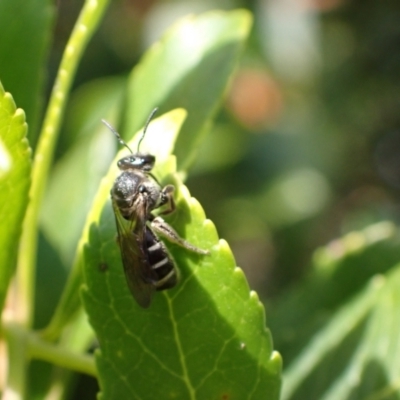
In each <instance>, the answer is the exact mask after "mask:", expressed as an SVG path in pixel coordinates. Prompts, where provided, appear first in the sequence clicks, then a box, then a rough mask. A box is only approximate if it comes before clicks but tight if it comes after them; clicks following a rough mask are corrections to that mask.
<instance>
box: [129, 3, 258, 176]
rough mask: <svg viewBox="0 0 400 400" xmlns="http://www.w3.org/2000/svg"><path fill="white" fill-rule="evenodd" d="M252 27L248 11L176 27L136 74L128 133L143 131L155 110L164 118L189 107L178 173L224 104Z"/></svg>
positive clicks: (186, 21)
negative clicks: (222, 101) (168, 114)
mask: <svg viewBox="0 0 400 400" xmlns="http://www.w3.org/2000/svg"><path fill="white" fill-rule="evenodd" d="M250 26H251V16H250V14H249V12H248V11H246V10H236V11H229V12H224V11H212V12H208V13H205V14H202V15H200V16H190V17H187V18H184V19H183V20H181V21H180V22H178V23H177V24H176V25H175V26H173V27H172V28H171V29H170V30H169V31H168V32H167V33H166V34H165V35H164V37H163V38H162V39H161V41H160V42H157V43H156V44H155V45H154V46H153V47H152V48H151V49H150V50H149V51H148V52H147V53H146V55H145V57H144V58H143V60H142V61H141V62H140V64H138V65H137V67H136V68H135V69H134V70H133V73H132V75H131V77H130V82H129V88H128V98H127V101H128V106H127V109H126V121H125V122H126V125H127V126H126V128H127V131H128V132H136V131H137V130H138V129H139V128H140V127H141V126H143V124H144V122H145V120H146V118H147V116H148V115H149V114H150V112H151V110H152V109H153V108H154V107H155V106H158V107H160V114H161V113H164V112H166V111H168V110H172V109H174V108H178V107H182V108H184V109H185V110H187V112H188V118H187V120H186V121H185V124H184V126H183V128H182V132H181V135H179V139H178V141H177V143H176V146H175V151H174V153H175V155H176V156H177V159H178V162H179V169H186V168H187V167H188V166H189V164H190V163H191V162H192V160H193V156H194V151H195V149H196V147H197V145H198V142H199V140H200V138H201V135H202V133H205V132H206V128H207V127H208V125H209V124H210V122H211V119H212V117H213V116H214V115H215V112H216V110H217V108H218V106H219V105H220V103H221V98H222V95H223V93H224V91H225V89H226V85H227V83H228V80H229V78H230V76H231V75H232V73H233V71H234V67H235V65H236V62H237V59H238V56H239V54H240V52H241V49H242V46H243V44H244V41H245V39H246V37H247V35H248V33H249V29H250Z"/></svg>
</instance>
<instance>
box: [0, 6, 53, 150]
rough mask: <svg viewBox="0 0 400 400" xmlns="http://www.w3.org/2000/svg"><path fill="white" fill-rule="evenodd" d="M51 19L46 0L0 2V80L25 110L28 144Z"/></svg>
mask: <svg viewBox="0 0 400 400" xmlns="http://www.w3.org/2000/svg"><path fill="white" fill-rule="evenodd" d="M52 22H53V2H50V1H49V0H1V1H0V26H1V37H0V79H1V80H2V82H3V85H4V86H5V88H6V89H7V90H8V91H9V92H11V93H12V94H13V96H14V98H15V100H16V102H17V104H18V105H19V106H20V107H21V108H22V109H24V110H25V113H26V119H27V121H28V122H29V137H30V141H31V143H35V142H36V135H37V130H38V123H39V118H40V115H41V112H42V105H43V89H44V84H45V81H44V77H45V75H44V74H45V66H46V63H47V60H46V56H47V52H48V49H49V46H50V44H51V43H50V33H51V29H52Z"/></svg>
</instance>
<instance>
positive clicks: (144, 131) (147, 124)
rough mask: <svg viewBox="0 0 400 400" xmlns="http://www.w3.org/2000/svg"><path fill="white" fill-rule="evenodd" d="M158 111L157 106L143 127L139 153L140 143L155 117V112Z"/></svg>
mask: <svg viewBox="0 0 400 400" xmlns="http://www.w3.org/2000/svg"><path fill="white" fill-rule="evenodd" d="M157 111H158V107H156V108H155V109H154V110H153V111H152V112H151V113H150V115H149V117H148V118H147V121H146V124H145V125H144V128H143V133H142V136H141V137H140V139H139V143H138V145H137V152H138V153H139V147H140V144H141V143H142V140H143V139H144V136H145V135H146V131H147V127H148V126H149V124H150V121H151V120H152V119H153V117H154V114H155V113H156V112H157Z"/></svg>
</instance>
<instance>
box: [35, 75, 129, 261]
mask: <svg viewBox="0 0 400 400" xmlns="http://www.w3.org/2000/svg"><path fill="white" fill-rule="evenodd" d="M124 83H125V80H124V79H120V78H119V79H118V78H107V79H101V80H100V79H99V80H97V81H96V82H92V83H90V84H88V85H86V86H84V87H82V88H80V89H79V91H78V93H75V94H74V96H73V97H72V99H71V104H72V105H71V106H70V113H68V118H67V121H68V123H67V127H66V130H65V135H66V136H67V137H69V138H74V139H75V142H73V144H70V147H69V149H68V151H67V152H66V153H65V154H64V156H63V157H62V158H61V159H60V160H59V161H58V162H57V163H56V164H55V166H54V167H53V169H52V171H51V175H50V179H49V183H48V187H47V189H46V195H45V199H44V201H43V206H42V210H41V215H40V222H41V225H42V228H43V231H44V233H45V234H46V237H47V239H48V240H49V242H50V243H52V244H53V246H54V247H55V248H56V249H57V250H58V251H59V252H60V255H61V257H62V259H63V261H64V264H65V265H70V264H71V262H72V259H73V257H74V253H75V249H76V246H77V243H78V241H79V237H80V235H81V233H82V229H83V226H84V223H85V218H86V215H87V214H88V212H89V210H90V206H91V204H92V201H93V197H94V195H95V193H96V191H97V188H98V186H99V183H100V180H101V178H102V177H103V176H104V174H105V173H106V171H107V170H108V168H109V166H110V163H111V161H112V159H113V157H114V154H115V149H116V147H117V141H116V139H115V137H114V135H113V134H112V133H111V132H110V131H109V130H108V129H107V128H106V127H105V126H104V125H103V124H102V123H101V119H102V118H106V119H109V118H111V119H113V117H114V115H115V114H117V113H118V112H119V109H120V107H121V101H122V94H123V84H124ZM114 118H115V117H114ZM69 140H71V142H72V139H69ZM60 227H62V229H60Z"/></svg>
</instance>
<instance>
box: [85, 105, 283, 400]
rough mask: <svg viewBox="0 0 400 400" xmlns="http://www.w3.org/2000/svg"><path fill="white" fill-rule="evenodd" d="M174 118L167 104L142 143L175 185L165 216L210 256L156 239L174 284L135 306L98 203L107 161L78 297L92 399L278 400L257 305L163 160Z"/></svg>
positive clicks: (107, 208)
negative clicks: (96, 390) (95, 343)
mask: <svg viewBox="0 0 400 400" xmlns="http://www.w3.org/2000/svg"><path fill="white" fill-rule="evenodd" d="M183 115H184V114H183V113H182V111H180V110H176V111H174V112H171V113H170V114H167V115H165V116H163V117H162V118H159V119H158V120H154V121H153V122H152V123H151V125H150V127H149V129H148V135H147V136H146V143H147V145H149V147H150V148H152V149H153V148H154V151H152V153H153V154H156V157H157V165H158V166H159V168H158V169H157V170H155V175H156V176H157V178H158V179H159V180H161V181H163V182H169V183H171V182H172V183H174V185H175V187H176V189H177V193H176V197H175V198H176V201H177V209H176V211H175V212H174V213H173V214H172V215H171V216H170V217H169V218H168V219H167V218H166V220H167V222H169V223H170V224H171V225H172V226H173V227H174V228H175V229H176V230H177V232H178V233H179V234H180V235H181V236H182V237H184V238H185V239H186V240H188V241H189V242H191V243H193V244H194V245H196V246H198V247H200V248H205V249H210V251H211V255H209V256H200V255H197V254H192V253H190V252H188V251H187V250H185V249H181V248H177V246H174V245H170V244H169V243H166V245H167V246H168V248H169V250H170V252H171V254H172V255H173V257H174V259H175V261H176V263H177V265H179V269H180V273H181V282H180V284H179V285H178V286H177V287H176V288H174V289H171V290H168V291H164V292H161V293H156V295H155V298H154V300H153V303H152V304H151V306H150V308H149V309H147V310H144V309H141V308H140V307H139V306H138V305H137V304H136V302H135V301H134V299H133V297H132V295H131V294H130V292H129V289H128V287H127V284H126V280H125V276H124V272H123V268H122V265H121V256H120V252H119V248H118V246H117V243H116V240H115V235H116V227H115V222H114V216H113V212H112V209H111V205H110V201H109V200H108V198H109V189H110V187H111V185H112V182H113V180H114V179H115V177H116V174H117V173H118V172H117V170H116V167H115V164H114V166H113V167H112V169H111V171H110V173H109V174H108V175H107V177H106V178H105V179H104V181H103V183H102V186H101V188H100V190H99V193H98V196H97V197H96V201H95V204H94V207H93V210H92V215H91V217H90V220H89V221H88V222H90V223H91V226H90V234H89V237H88V243H87V245H86V246H85V251H84V253H85V262H84V281H85V285H84V288H83V292H82V295H83V301H84V306H85V308H86V310H87V312H88V314H89V319H90V323H91V324H92V326H93V328H94V329H95V331H96V335H97V337H98V339H99V342H100V351H99V352H98V353H97V364H98V369H99V379H100V385H101V388H102V396H103V397H102V398H105V399H122V398H123V399H125V398H129V399H154V398H157V399H169V398H171V399H172V398H179V399H207V400H209V399H224V398H226V399H228V398H229V399H232V400H233V399H240V400H242V399H263V398H268V399H271V400H272V399H278V398H279V388H280V377H279V376H280V370H281V359H280V356H279V354H277V353H276V352H274V351H273V349H272V340H271V335H270V333H269V331H268V330H267V329H266V327H265V315H264V313H265V312H264V308H263V306H262V305H261V303H260V302H259V300H258V297H257V295H256V294H255V293H254V292H250V291H249V288H248V285H247V282H246V280H245V277H244V274H243V272H242V271H241V270H240V269H239V268H237V267H236V266H235V261H234V258H233V256H232V253H231V251H230V249H229V247H228V245H227V244H226V243H225V242H224V241H222V240H218V236H217V233H216V230H215V227H214V225H213V224H212V223H211V221H209V220H205V216H204V212H203V210H202V209H201V207H200V205H199V204H198V203H197V201H196V200H195V199H193V198H191V197H190V194H189V192H188V190H187V189H186V187H185V186H183V185H182V184H181V182H179V180H178V179H177V177H176V175H175V173H174V170H175V168H174V164H175V163H174V158H171V157H168V153H169V151H170V150H171V149H172V147H173V142H174V140H175V136H176V133H177V131H178V129H179V126H180V124H181V123H182V121H183ZM167 141H168V142H169V143H168V142H167ZM131 146H132V147H133V148H135V144H131ZM124 154H126V152H125V151H124ZM121 156H122V154H119V155H118V156H117V159H119V158H121ZM107 200H108V201H107ZM103 207H104V208H103Z"/></svg>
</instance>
